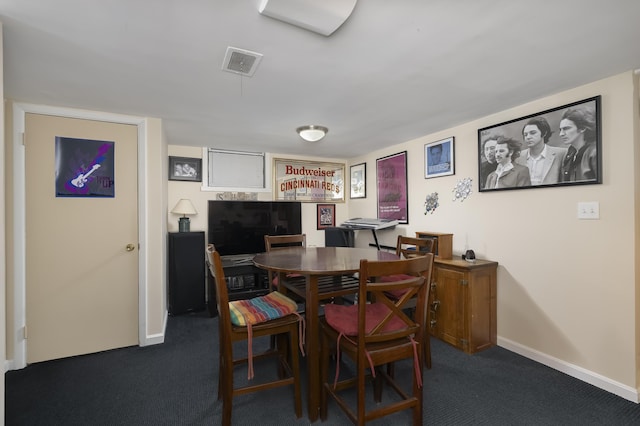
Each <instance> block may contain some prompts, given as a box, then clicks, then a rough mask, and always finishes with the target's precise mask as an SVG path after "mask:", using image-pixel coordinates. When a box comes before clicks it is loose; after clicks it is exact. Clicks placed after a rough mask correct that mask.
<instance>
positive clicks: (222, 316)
mask: <svg viewBox="0 0 640 426" xmlns="http://www.w3.org/2000/svg"><path fill="white" fill-rule="evenodd" d="M206 255H207V263H208V266H209V270H210V272H211V274H212V276H213V278H214V280H213V281H214V286H215V288H216V296H217V298H216V303H217V307H218V328H219V344H218V348H219V351H220V354H219V365H218V368H219V374H218V399H222V424H223V425H225V426H226V425H229V424H231V412H232V405H233V398H234V397H235V396H238V395H243V394H247V393H252V392H257V391H263V390H268V389H272V388H275V387H280V386H289V385H292V386H293V398H294V406H295V413H296V417H298V418H299V417H300V416H301V415H302V400H301V397H300V365H299V358H298V345H299V334H298V333H299V319H300V316H299V315H297V314H295V313H293V314H288V315H285V316H281V317H280V318H277V319H271V320H267V321H264V322H258V323H252V322H253V321H250V318H249V316H248V315H247V316H244V315H243V317H244V318H243V320H244V321H245V322H246V323H247V324H248V325H247V326H238V325H234V324H233V319H232V318H233V317H232V309H233V312H234V315H237V314H238V311H237V309H236V308H237V307H238V305H237V304H236V305H232V304H233V303H235V302H231V303H232V304H230V303H229V297H228V293H227V284H226V280H225V276H224V270H223V267H222V261H221V260H220V255H219V253H218V252H216V251H215V249H214V247H213V244H209V245H208V246H207V249H206ZM272 296H277V297H278V298H284V297H285V296H282V295H272ZM268 297H270V296H269V295H267V296H261V297H260V298H256V299H262V300H260V301H257V302H256V304H255V306H261V305H262V304H263V303H269V304H270V307H271V308H274V309H279V306H276V304H274V303H273V300H272V299H268V300H267V299H266V298H268ZM256 299H251V301H255V300H256ZM284 302H291V303H287V305H289V306H290V305H293V310H294V312H295V302H293V301H291V300H289V301H286V300H285V301H284ZM284 302H283V304H284ZM247 303H248V302H247ZM276 303H278V304H279V303H280V300H278V301H276ZM252 306H253V305H252ZM271 310H273V309H271ZM254 314H255V315H258V313H254ZM236 322H237V319H236ZM261 336H277V344H276V345H275V347H270V348H269V349H268V350H266V351H265V352H262V353H260V354H258V355H254V354H253V353H252V343H253V342H252V339H253V338H256V337H261ZM241 341H245V342H247V344H248V348H249V350H248V351H249V356H247V357H242V358H234V354H233V347H234V343H235V342H241ZM268 357H275V358H276V359H277V361H278V375H277V379H275V380H272V381H269V382H265V381H261V382H260V383H259V384H252V383H251V380H249V382H250V383H249V384H247V385H245V386H238V387H236V386H234V375H233V370H234V367H235V366H236V365H240V364H247V366H248V370H249V379H252V372H253V361H254V360H258V359H262V358H268Z"/></svg>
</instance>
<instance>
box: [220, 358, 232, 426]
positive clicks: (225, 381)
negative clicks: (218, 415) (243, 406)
mask: <svg viewBox="0 0 640 426" xmlns="http://www.w3.org/2000/svg"><path fill="white" fill-rule="evenodd" d="M220 377H221V378H222V385H221V389H222V425H223V426H229V425H231V410H232V409H233V361H232V362H231V363H230V364H227V363H225V362H224V360H223V365H222V370H221V371H220Z"/></svg>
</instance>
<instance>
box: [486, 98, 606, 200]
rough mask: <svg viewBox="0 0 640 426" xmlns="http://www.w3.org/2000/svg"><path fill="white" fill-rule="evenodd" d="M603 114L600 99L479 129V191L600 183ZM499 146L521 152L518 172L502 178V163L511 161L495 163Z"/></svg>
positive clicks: (516, 165)
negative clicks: (500, 166) (499, 167)
mask: <svg viewBox="0 0 640 426" xmlns="http://www.w3.org/2000/svg"><path fill="white" fill-rule="evenodd" d="M601 115H602V111H601V97H600V96H599V95H598V96H594V97H591V98H587V99H583V100H581V101H577V102H573V103H570V104H566V105H562V106H559V107H555V108H552V109H548V110H545V111H540V112H537V113H535V114H530V115H527V116H524V117H520V118H516V119H514V120H510V121H506V122H503V123H499V124H495V125H492V126H488V127H484V128H482V129H478V186H479V190H480V192H492V191H501V190H511V189H528V188H540V187H554V186H572V185H593V184H601V183H602V126H601ZM496 142H503V143H502V144H501V145H499V149H498V150H499V151H502V152H503V153H504V151H505V150H506V151H508V152H511V151H512V148H510V147H515V149H514V150H517V146H518V145H519V147H520V152H519V155H518V158H516V159H515V161H512V162H511V164H512V165H513V167H512V168H511V169H510V170H507V171H503V172H502V173H500V174H499V173H498V171H497V163H499V162H500V161H502V162H505V161H506V160H505V159H504V157H505V156H504V155H503V154H500V158H501V159H500V160H496V158H497V156H496V153H498V151H496V149H497V148H496V146H497V145H496ZM485 148H486V149H485ZM542 148H544V153H543V155H540V154H538V152H537V151H539V150H540V149H542ZM492 150H493V151H494V154H491V151H492ZM485 151H486V153H485ZM534 151H536V152H534ZM529 154H531V155H529ZM492 155H493V159H494V162H491V161H490V160H489V159H488V158H490V157H492ZM507 164H508V162H507ZM507 167H508V168H509V167H510V166H507Z"/></svg>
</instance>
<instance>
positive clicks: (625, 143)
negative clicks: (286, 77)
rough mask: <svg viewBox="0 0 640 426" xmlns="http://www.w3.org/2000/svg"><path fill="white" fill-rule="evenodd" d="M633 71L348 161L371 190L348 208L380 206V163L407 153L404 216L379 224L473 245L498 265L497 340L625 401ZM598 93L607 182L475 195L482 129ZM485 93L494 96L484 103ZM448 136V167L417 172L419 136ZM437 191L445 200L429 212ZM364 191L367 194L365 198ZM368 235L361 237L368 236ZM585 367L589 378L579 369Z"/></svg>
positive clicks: (631, 340) (632, 325) (631, 351)
mask: <svg viewBox="0 0 640 426" xmlns="http://www.w3.org/2000/svg"><path fill="white" fill-rule="evenodd" d="M634 82H635V78H634V75H633V73H631V72H628V73H624V74H621V75H617V76H614V77H611V78H607V79H604V80H601V81H597V82H594V83H591V84H588V85H585V86H582V87H578V88H575V89H572V90H568V91H566V92H562V93H559V94H557V95H554V96H549V97H545V98H542V99H539V100H536V101H533V102H530V103H528V104H525V105H521V106H518V107H516V108H512V109H510V110H506V111H502V112H500V113H497V114H493V115H491V116H487V117H483V118H481V119H479V120H476V121H473V122H469V123H465V124H462V125H460V126H456V127H453V128H450V129H446V130H443V131H441V132H438V133H434V134H431V135H426V136H424V137H421V138H419V139H416V140H413V141H410V142H407V143H404V144H401V145H397V146H393V147H389V148H388V149H385V150H380V151H377V152H374V153H371V154H369V155H367V156H363V157H358V158H353V159H351V160H350V162H351V163H352V164H356V163H359V162H362V161H366V162H367V172H368V173H367V198H366V199H364V200H352V201H351V202H350V203H349V215H350V216H372V215H375V212H376V197H375V192H374V191H375V188H376V184H375V182H376V181H375V175H374V173H373V171H374V170H375V160H376V158H379V157H382V156H385V155H389V154H393V153H396V152H399V151H402V150H407V151H408V169H409V170H408V171H409V203H410V205H409V210H410V213H409V224H408V225H403V226H399V227H397V228H396V230H395V231H393V232H392V231H389V232H380V233H379V234H380V236H381V241H384V242H385V244H390V245H393V241H394V237H395V235H396V233H398V232H399V233H405V234H413V233H414V232H415V231H436V232H452V233H453V234H454V241H453V245H454V247H453V248H454V252H455V253H456V254H458V255H459V254H460V253H462V252H463V251H464V250H466V249H474V250H475V252H476V255H477V256H478V257H481V258H487V259H491V260H495V261H497V262H499V264H500V266H499V270H498V339H499V342H498V343H499V344H500V345H502V346H505V347H507V348H509V349H512V350H515V351H517V352H520V353H522V354H525V355H527V356H529V357H531V358H534V359H537V360H539V361H541V362H544V363H546V364H548V365H550V366H552V367H554V368H557V369H560V370H563V371H567V372H569V373H570V374H572V375H574V376H577V377H580V378H583V379H585V380H587V381H590V382H592V383H594V384H596V385H598V386H600V387H604V388H607V389H609V390H611V391H613V392H615V393H617V394H620V395H622V396H624V397H627V399H635V398H637V387H638V380H637V377H638V372H637V370H638V365H639V361H638V330H637V328H638V327H637V324H638V322H637V318H638V312H637V311H638V306H639V305H638V297H637V296H636V293H637V289H638V282H639V279H638V271H637V268H636V259H637V257H638V242H637V238H636V234H637V223H638V221H637V213H636V212H637V209H636V200H637V199H638V195H637V192H638V187H639V183H638V180H639V179H638V177H637V176H636V166H637V165H638V164H639V161H638V157H639V155H638V149H637V148H636V146H637V144H636V142H638V108H637V103H638V96H637V88H636V87H635V84H634ZM596 95H602V147H603V153H602V158H603V184H602V185H584V186H572V187H555V188H535V189H527V190H519V191H497V192H485V193H478V192H477V187H478V185H477V176H478V168H477V161H478V148H477V130H478V129H480V128H483V127H487V126H491V125H493V124H498V123H501V122H504V121H508V120H512V119H517V118H519V117H523V116H526V115H529V114H534V113H536V112H539V111H543V110H546V109H550V108H554V107H558V106H561V105H564V104H567V103H570V102H573V101H579V100H582V99H586V98H588V97H592V96H596ZM487 101H488V102H490V99H488V100H487ZM449 136H454V137H455V172H456V173H455V175H454V176H447V177H441V178H436V179H424V174H423V173H424V172H423V162H424V144H425V143H429V142H434V141H437V140H440V139H443V138H446V137H449ZM467 177H470V178H472V179H473V185H474V192H473V193H472V195H471V197H470V198H468V199H467V200H466V201H464V202H460V201H455V202H454V201H452V188H453V187H454V184H455V183H456V182H457V181H458V180H459V179H462V178H467ZM433 192H437V193H438V194H439V199H440V207H439V208H438V209H437V210H436V212H435V213H434V214H429V215H424V201H425V197H426V196H427V195H428V194H431V193H433ZM369 194H371V195H369ZM579 201H598V202H599V203H600V220H578V219H577V218H576V211H577V203H578V202H579ZM369 239H370V237H369V235H366V234H361V235H359V236H358V237H357V243H358V245H363V244H366V242H368V241H369ZM583 376H584V377H583Z"/></svg>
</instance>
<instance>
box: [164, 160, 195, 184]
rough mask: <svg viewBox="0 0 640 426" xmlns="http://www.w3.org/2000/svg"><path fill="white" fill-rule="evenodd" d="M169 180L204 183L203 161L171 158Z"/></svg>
mask: <svg viewBox="0 0 640 426" xmlns="http://www.w3.org/2000/svg"><path fill="white" fill-rule="evenodd" d="M169 180H186V181H191V182H201V181H202V159H201V158H189V157H169Z"/></svg>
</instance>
